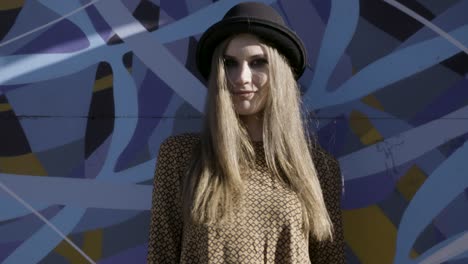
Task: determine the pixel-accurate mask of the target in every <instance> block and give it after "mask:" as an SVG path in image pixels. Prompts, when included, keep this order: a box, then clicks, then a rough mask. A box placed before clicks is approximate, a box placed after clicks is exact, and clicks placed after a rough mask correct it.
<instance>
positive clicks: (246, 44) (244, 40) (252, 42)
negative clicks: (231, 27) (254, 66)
mask: <svg viewBox="0 0 468 264" xmlns="http://www.w3.org/2000/svg"><path fill="white" fill-rule="evenodd" d="M225 54H226V55H229V56H233V57H245V56H252V55H265V51H264V50H263V47H262V46H261V42H260V40H259V39H258V38H257V37H255V36H254V35H251V34H240V35H237V36H235V37H234V38H233V39H231V41H230V42H229V44H228V46H227V48H226V52H225Z"/></svg>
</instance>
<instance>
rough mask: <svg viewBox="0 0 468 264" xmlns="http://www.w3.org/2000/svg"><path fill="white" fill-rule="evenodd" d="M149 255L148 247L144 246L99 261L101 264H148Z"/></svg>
mask: <svg viewBox="0 0 468 264" xmlns="http://www.w3.org/2000/svg"><path fill="white" fill-rule="evenodd" d="M147 254H148V245H147V244H143V245H141V246H138V247H134V248H131V249H129V250H127V251H124V252H122V253H120V254H118V255H115V256H112V257H108V258H106V259H104V260H101V261H99V262H98V263H99V264H127V263H146V255H147Z"/></svg>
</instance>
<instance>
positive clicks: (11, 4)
mask: <svg viewBox="0 0 468 264" xmlns="http://www.w3.org/2000/svg"><path fill="white" fill-rule="evenodd" d="M23 5H24V0H7V1H0V11H7V10H11V9H17V8H20V7H22V6H23Z"/></svg>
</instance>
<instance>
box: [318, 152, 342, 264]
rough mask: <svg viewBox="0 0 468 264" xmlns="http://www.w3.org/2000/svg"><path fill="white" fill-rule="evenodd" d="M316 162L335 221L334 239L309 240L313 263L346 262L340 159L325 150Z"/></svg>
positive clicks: (324, 193)
mask: <svg viewBox="0 0 468 264" xmlns="http://www.w3.org/2000/svg"><path fill="white" fill-rule="evenodd" d="M314 164H315V167H316V169H317V173H318V176H319V181H320V185H321V187H322V192H323V198H324V200H325V205H326V207H327V210H328V214H329V215H330V218H331V220H332V223H333V240H332V241H323V242H317V241H316V240H313V238H311V241H309V254H310V258H311V262H312V263H317V264H329V263H334V264H344V263H345V253H344V246H345V242H344V236H343V222H342V213H341V195H342V188H343V182H342V177H341V171H340V167H339V164H338V161H337V160H336V159H334V158H333V157H331V156H330V155H328V154H325V153H323V152H321V153H318V154H316V155H315V157H314Z"/></svg>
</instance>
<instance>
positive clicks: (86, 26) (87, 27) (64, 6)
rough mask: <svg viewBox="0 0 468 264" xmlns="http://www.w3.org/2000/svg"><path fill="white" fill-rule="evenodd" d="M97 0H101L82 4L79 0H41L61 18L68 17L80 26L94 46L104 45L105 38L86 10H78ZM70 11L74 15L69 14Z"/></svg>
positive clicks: (40, 0) (93, 2)
mask: <svg viewBox="0 0 468 264" xmlns="http://www.w3.org/2000/svg"><path fill="white" fill-rule="evenodd" d="M97 1H100V0H94V1H90V2H89V3H87V4H86V5H83V6H81V3H80V2H79V1H78V0H68V1H60V0H39V2H40V3H41V4H42V5H44V6H45V7H47V8H48V9H50V10H52V11H54V12H56V13H57V14H58V15H60V18H64V17H66V18H67V19H68V20H69V21H70V22H72V23H73V24H75V25H76V26H78V27H79V28H80V29H81V31H83V33H84V34H85V35H86V36H87V37H88V40H89V41H90V43H91V45H92V46H98V45H103V44H105V43H104V40H103V39H102V38H100V37H99V35H98V34H97V32H96V30H95V29H94V26H93V24H92V23H91V20H90V18H89V17H88V16H87V15H86V12H78V11H81V10H83V9H85V8H86V7H88V6H90V5H93V4H95V3H96V2H97ZM70 9H73V11H71V12H70ZM70 13H72V14H73V15H69V14H70Z"/></svg>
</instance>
